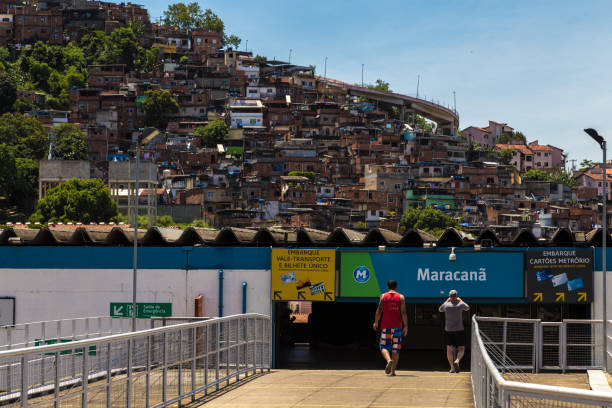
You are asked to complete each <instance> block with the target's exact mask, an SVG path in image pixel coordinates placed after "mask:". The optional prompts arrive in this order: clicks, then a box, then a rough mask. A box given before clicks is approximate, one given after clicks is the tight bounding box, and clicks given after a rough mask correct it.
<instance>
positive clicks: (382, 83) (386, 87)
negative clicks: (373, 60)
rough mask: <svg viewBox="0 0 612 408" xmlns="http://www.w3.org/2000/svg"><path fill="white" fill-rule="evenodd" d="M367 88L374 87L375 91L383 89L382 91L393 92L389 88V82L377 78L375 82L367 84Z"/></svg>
mask: <svg viewBox="0 0 612 408" xmlns="http://www.w3.org/2000/svg"><path fill="white" fill-rule="evenodd" d="M366 87H367V88H370V89H375V90H377V91H384V92H393V91H391V88H390V87H389V83H388V82H385V81H383V80H382V79H380V78H378V79H377V80H376V83H374V84H373V85H372V84H368V85H366Z"/></svg>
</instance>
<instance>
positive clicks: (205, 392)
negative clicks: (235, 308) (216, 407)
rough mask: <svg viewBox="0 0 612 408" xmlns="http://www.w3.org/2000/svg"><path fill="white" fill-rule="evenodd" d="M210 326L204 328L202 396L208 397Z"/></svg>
mask: <svg viewBox="0 0 612 408" xmlns="http://www.w3.org/2000/svg"><path fill="white" fill-rule="evenodd" d="M209 333H210V326H206V327H204V387H205V388H204V395H208V341H209V340H208V339H209V337H210V336H209Z"/></svg>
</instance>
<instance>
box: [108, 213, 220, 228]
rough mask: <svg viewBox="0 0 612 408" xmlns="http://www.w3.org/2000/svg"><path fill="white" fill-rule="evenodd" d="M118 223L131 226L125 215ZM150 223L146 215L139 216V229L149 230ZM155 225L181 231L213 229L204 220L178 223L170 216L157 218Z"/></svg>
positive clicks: (121, 216)
mask: <svg viewBox="0 0 612 408" xmlns="http://www.w3.org/2000/svg"><path fill="white" fill-rule="evenodd" d="M117 221H118V222H123V223H126V224H129V223H130V221H129V220H128V219H127V217H126V216H125V215H119V216H118V217H117ZM148 223H149V218H148V217H147V216H146V215H139V216H138V228H140V229H146V228H148V225H149V224H148ZM154 225H157V226H158V227H162V228H171V227H177V228H180V229H185V228H187V227H194V228H212V227H211V226H210V225H209V224H208V223H207V222H206V221H204V220H202V219H196V220H193V221H191V222H188V223H184V222H176V221H174V220H173V219H172V217H171V216H169V215H159V216H157V220H156V222H155V224H154Z"/></svg>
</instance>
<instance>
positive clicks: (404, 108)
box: [400, 103, 406, 123]
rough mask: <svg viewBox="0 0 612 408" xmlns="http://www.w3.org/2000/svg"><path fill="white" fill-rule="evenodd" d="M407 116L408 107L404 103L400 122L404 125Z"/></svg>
mask: <svg viewBox="0 0 612 408" xmlns="http://www.w3.org/2000/svg"><path fill="white" fill-rule="evenodd" d="M405 115H406V106H405V105H404V104H403V103H402V107H401V110H400V120H401V121H402V123H404V120H405Z"/></svg>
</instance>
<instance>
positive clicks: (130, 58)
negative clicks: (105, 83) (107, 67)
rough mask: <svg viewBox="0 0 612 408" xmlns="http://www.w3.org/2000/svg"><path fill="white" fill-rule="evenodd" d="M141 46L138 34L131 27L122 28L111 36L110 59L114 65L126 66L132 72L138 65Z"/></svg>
mask: <svg viewBox="0 0 612 408" xmlns="http://www.w3.org/2000/svg"><path fill="white" fill-rule="evenodd" d="M140 49H141V48H140V46H139V45H138V39H137V38H136V34H134V31H132V29H131V28H129V27H121V28H117V29H116V30H114V31H113V32H112V33H111V35H110V47H109V57H110V59H111V61H112V63H115V64H123V65H125V68H126V70H128V71H131V70H132V69H134V66H135V65H136V61H137V59H138V57H139V54H140Z"/></svg>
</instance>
